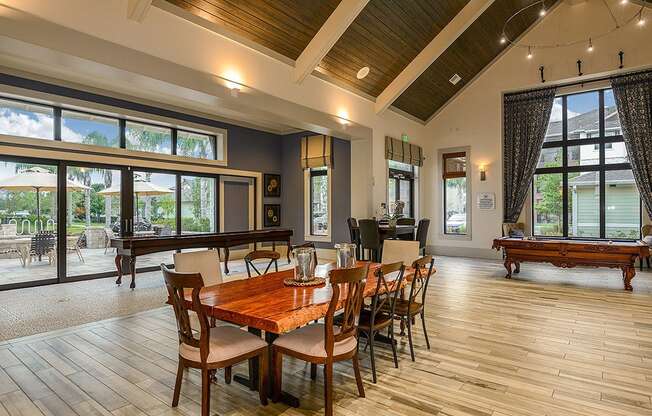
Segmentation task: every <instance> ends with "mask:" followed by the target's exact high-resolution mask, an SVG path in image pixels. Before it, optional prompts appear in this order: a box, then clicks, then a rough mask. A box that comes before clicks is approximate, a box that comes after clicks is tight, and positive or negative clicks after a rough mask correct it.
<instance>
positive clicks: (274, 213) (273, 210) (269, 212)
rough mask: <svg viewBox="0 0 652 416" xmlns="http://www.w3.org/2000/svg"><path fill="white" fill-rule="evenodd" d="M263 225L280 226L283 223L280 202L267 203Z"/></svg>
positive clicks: (264, 209)
mask: <svg viewBox="0 0 652 416" xmlns="http://www.w3.org/2000/svg"><path fill="white" fill-rule="evenodd" d="M263 212H264V213H265V217H264V221H263V225H264V226H265V227H279V226H280V225H281V206H280V205H279V204H265V205H264V206H263Z"/></svg>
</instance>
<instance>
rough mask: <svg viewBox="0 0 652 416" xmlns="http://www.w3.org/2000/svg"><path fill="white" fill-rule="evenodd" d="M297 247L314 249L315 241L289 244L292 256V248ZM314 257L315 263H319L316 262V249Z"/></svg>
mask: <svg viewBox="0 0 652 416" xmlns="http://www.w3.org/2000/svg"><path fill="white" fill-rule="evenodd" d="M297 248H312V249H315V243H313V242H312V241H308V242H305V243H303V244H295V245H293V246H291V247H290V249H291V250H292V257H294V250H295V249H297ZM314 259H315V265H317V264H319V263H318V262H317V249H315V255H314Z"/></svg>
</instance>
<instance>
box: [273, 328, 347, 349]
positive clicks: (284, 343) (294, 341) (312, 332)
mask: <svg viewBox="0 0 652 416" xmlns="http://www.w3.org/2000/svg"><path fill="white" fill-rule="evenodd" d="M339 333H340V327H339V326H333V334H334V335H337V334H339ZM324 336H325V328H324V324H312V325H307V326H304V327H301V328H299V329H296V330H294V331H292V332H290V333H289V334H287V335H281V336H280V337H278V338H277V339H276V341H274V345H276V346H278V347H282V348H286V349H288V350H292V351H295V352H298V353H299V354H304V355H309V356H311V357H326V348H325V347H324V345H325V343H324ZM357 345H358V340H357V339H356V338H355V337H350V338H347V339H345V340H343V341H341V342H336V343H335V348H334V349H333V355H334V356H338V355H342V354H346V353H348V352H351V351H353V350H354V349H356V348H357Z"/></svg>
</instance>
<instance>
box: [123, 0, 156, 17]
mask: <svg viewBox="0 0 652 416" xmlns="http://www.w3.org/2000/svg"><path fill="white" fill-rule="evenodd" d="M150 7H152V0H129V3H128V4H127V19H130V20H135V21H136V22H138V23H142V21H143V20H145V16H147V12H148V11H149V8H150Z"/></svg>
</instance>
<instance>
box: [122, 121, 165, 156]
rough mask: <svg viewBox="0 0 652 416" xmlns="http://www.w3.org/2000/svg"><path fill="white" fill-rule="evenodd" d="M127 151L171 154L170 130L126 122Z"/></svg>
mask: <svg viewBox="0 0 652 416" xmlns="http://www.w3.org/2000/svg"><path fill="white" fill-rule="evenodd" d="M125 137H126V138H127V149H129V150H140V151H142V152H153V153H164V154H168V155H169V154H172V129H169V128H167V127H159V126H152V125H149V124H140V123H132V122H130V121H128V122H127V128H126V131H125Z"/></svg>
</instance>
